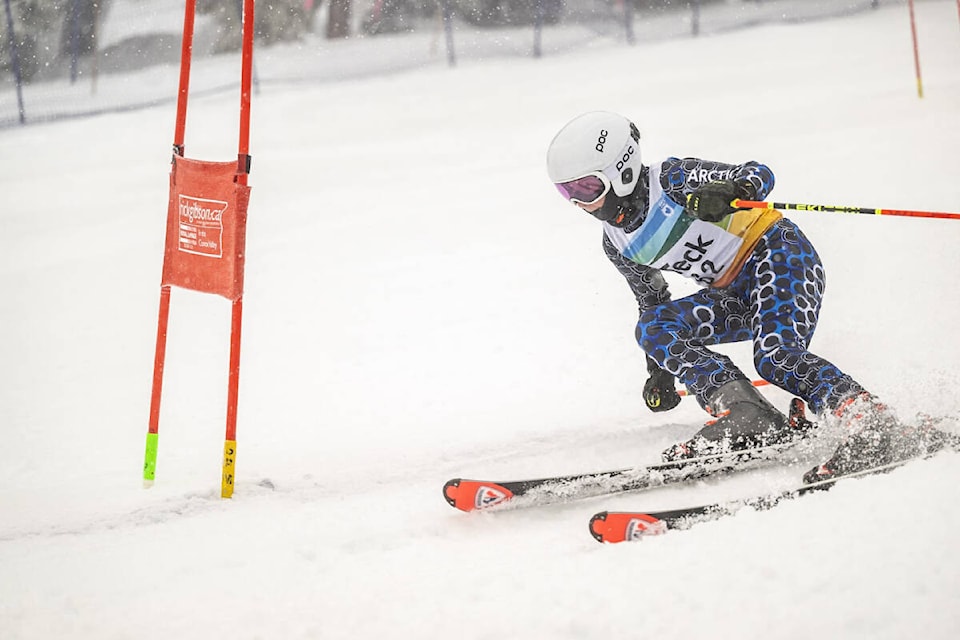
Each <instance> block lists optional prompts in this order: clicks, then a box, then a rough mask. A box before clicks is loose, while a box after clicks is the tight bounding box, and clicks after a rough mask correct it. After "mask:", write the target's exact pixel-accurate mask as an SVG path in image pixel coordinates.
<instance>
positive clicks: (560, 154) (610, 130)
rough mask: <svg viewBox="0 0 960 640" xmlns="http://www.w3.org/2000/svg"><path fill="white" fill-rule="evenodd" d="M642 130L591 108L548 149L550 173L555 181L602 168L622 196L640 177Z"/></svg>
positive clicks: (571, 178)
mask: <svg viewBox="0 0 960 640" xmlns="http://www.w3.org/2000/svg"><path fill="white" fill-rule="evenodd" d="M640 167H641V164H640V131H639V130H638V129H637V126H636V125H635V124H633V123H632V122H630V120H628V119H627V118H625V117H623V116H621V115H620V114H617V113H611V112H609V111H590V112H588V113H584V114H583V115H580V116H577V117H576V118H574V119H573V120H571V121H570V122H568V123H567V124H566V125H565V126H564V127H563V128H562V129H560V132H559V133H557V135H556V136H554V138H553V141H552V142H550V147H549V148H548V149H547V174H548V175H549V176H550V180H552V181H553V182H554V184H559V183H562V182H569V181H571V180H576V179H577V178H582V177H584V176H586V175H589V174H590V173H594V172H598V171H599V172H602V173H603V174H605V175H606V177H607V178H609V180H610V186H611V188H612V189H613V192H614V193H616V194H617V195H618V196H620V197H621V198H624V197H626V196H628V195H630V194H631V193H633V190H634V188H635V187H636V186H637V180H639V179H640Z"/></svg>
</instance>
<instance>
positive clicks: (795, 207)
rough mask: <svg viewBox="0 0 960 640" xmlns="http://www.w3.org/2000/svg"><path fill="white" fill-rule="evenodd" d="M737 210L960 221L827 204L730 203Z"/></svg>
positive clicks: (950, 216) (947, 216)
mask: <svg viewBox="0 0 960 640" xmlns="http://www.w3.org/2000/svg"><path fill="white" fill-rule="evenodd" d="M730 205H731V206H732V207H734V208H735V209H782V210H784V211H788V210H792V211H832V212H836V213H865V214H868V215H877V216H909V217H911V218H943V219H951V220H960V213H946V212H943V211H904V210H902V209H871V208H868V207H844V206H830V205H825V204H795V203H792V202H756V201H753V200H734V201H733V202H731V203H730Z"/></svg>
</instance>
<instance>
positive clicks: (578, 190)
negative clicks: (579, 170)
mask: <svg viewBox="0 0 960 640" xmlns="http://www.w3.org/2000/svg"><path fill="white" fill-rule="evenodd" d="M553 186H555V187H556V188H557V191H559V192H560V195H562V196H563V197H564V198H566V199H567V200H569V201H570V202H573V203H576V204H587V205H589V204H594V203H596V202H597V200H599V199H600V198H602V197H603V196H605V195H607V192H608V191H610V187H611V186H612V185H611V183H610V178H608V177H607V175H606V174H605V173H603V172H602V171H594V172H593V173H588V174H587V175H585V176H581V177H579V178H575V179H573V180H568V181H567V182H555V183H554V185H553Z"/></svg>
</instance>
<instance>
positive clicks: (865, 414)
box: [803, 392, 957, 484]
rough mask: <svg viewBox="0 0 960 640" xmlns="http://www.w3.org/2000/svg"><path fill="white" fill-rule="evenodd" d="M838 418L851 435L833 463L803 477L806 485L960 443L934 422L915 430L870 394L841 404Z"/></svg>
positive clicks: (826, 463) (816, 468)
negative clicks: (938, 427)
mask: <svg viewBox="0 0 960 640" xmlns="http://www.w3.org/2000/svg"><path fill="white" fill-rule="evenodd" d="M834 415H835V416H837V417H838V418H839V419H840V421H841V425H842V426H843V428H844V429H845V430H846V431H847V432H848V434H849V435H848V436H847V438H846V439H845V440H844V441H843V442H841V443H840V445H839V446H838V447H837V450H836V451H835V452H834V454H833V456H832V457H831V458H830V459H829V460H827V461H826V462H824V463H823V464H821V465H820V466H818V467H814V468H813V469H810V470H809V471H807V472H806V473H805V474H804V475H803V481H804V483H806V484H811V483H814V482H820V481H822V480H828V479H830V478H834V477H837V476H842V475H846V474H848V473H855V472H857V471H864V470H866V469H872V468H875V467H881V466H883V465H887V464H891V463H894V462H899V461H902V460H907V459H909V458H913V457H916V456H922V455H925V454H927V453H935V452H936V451H939V450H940V449H942V448H944V447H945V446H956V444H957V437H956V436H954V435H952V434H949V433H947V432H945V431H942V430H940V429H937V428H936V427H935V426H933V424H932V423H931V422H928V423H925V424H920V425H919V426H915V427H914V426H908V425H904V424H903V423H901V422H900V420H899V419H898V418H897V416H896V414H894V412H893V411H892V410H890V408H889V407H887V406H886V405H885V404H883V403H882V402H880V401H879V400H878V399H877V398H876V397H874V396H872V395H870V394H869V393H866V392H864V393H861V394H859V395H856V396H853V397H852V398H850V399H848V400H847V401H846V402H844V403H843V404H841V405H840V406H839V407H838V408H837V409H836V410H835V411H834Z"/></svg>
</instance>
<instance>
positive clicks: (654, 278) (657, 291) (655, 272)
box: [603, 234, 680, 411]
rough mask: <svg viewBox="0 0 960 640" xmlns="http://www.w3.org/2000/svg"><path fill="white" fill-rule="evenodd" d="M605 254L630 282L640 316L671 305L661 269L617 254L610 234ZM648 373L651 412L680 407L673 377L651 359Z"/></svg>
mask: <svg viewBox="0 0 960 640" xmlns="http://www.w3.org/2000/svg"><path fill="white" fill-rule="evenodd" d="M603 252H604V253H605V254H606V255H607V258H608V259H609V260H610V262H612V263H613V266H615V267H616V268H617V271H619V272H620V274H621V275H622V276H623V277H624V278H626V280H627V284H628V285H629V286H630V290H631V291H632V292H633V296H634V297H635V298H636V299H637V306H638V310H639V312H640V314H642V313H643V312H644V311H645V310H646V309H649V308H651V307H655V306H657V305H658V304H662V303H664V302H669V301H670V291H669V290H668V289H667V281H666V280H665V279H664V277H663V274H662V273H660V270H659V269H654V268H653V267H647V266H644V265H641V264H637V263H636V262H633V261H631V260H627V259H626V258H625V257H623V254H621V253H620V252H619V251H617V248H616V247H615V246H614V245H613V243H612V242H610V239H609V238H607V235H606V234H604V235H603ZM638 325H639V322H638ZM647 373H648V374H649V377H648V378H647V381H646V383H644V385H643V401H644V402H645V403H646V405H647V408H649V409H650V410H651V411H669V410H670V409H673V408H674V407H675V406H677V405H678V404H679V403H680V396H679V394H677V391H676V386H675V382H674V378H673V376H671V375H670V374H669V373H667V372H666V371H664V370H663V369H661V368H660V365H658V364H657V362H656V361H655V360H654V359H653V358H651V357H650V356H649V355H648V356H647Z"/></svg>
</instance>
